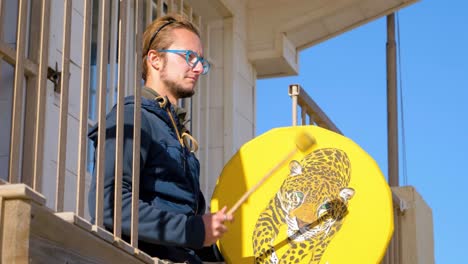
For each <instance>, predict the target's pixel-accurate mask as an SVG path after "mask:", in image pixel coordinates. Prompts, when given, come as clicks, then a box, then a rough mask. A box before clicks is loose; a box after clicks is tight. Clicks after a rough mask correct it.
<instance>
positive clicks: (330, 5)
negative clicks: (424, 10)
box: [247, 0, 418, 78]
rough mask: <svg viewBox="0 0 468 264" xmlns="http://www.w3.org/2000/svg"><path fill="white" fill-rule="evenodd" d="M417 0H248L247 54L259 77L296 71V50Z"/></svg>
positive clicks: (289, 73)
mask: <svg viewBox="0 0 468 264" xmlns="http://www.w3.org/2000/svg"><path fill="white" fill-rule="evenodd" d="M417 1H418V0H334V1H329V0H249V1H247V16H248V22H247V36H248V57H249V60H250V61H251V62H252V63H253V65H254V66H255V68H256V71H257V74H258V78H266V77H278V76H286V75H294V74H297V73H298V58H297V54H298V51H299V50H301V49H305V48H307V47H310V46H313V45H315V44H318V43H320V42H323V41H325V40H327V39H330V38H332V37H334V36H337V35H339V34H341V33H343V32H346V31H349V30H351V29H353V28H356V27H358V26H360V25H363V24H365V23H367V22H370V21H372V20H375V19H377V18H380V17H383V16H386V15H388V14H391V13H393V12H395V11H397V10H398V9H401V8H403V7H405V6H407V5H409V4H412V3H414V2H417Z"/></svg>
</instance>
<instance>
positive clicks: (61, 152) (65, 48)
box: [55, 0, 72, 212]
mask: <svg viewBox="0 0 468 264" xmlns="http://www.w3.org/2000/svg"><path fill="white" fill-rule="evenodd" d="M71 1H72V0H66V1H65V2H64V14H63V45H62V76H61V83H60V87H61V89H60V120H59V138H58V156H57V186H56V188H57V189H56V193H55V211H56V212H62V211H63V203H64V201H63V192H64V188H65V167H66V163H65V161H66V159H67V151H66V150H67V127H68V124H67V123H68V122H67V121H68V88H69V87H68V86H69V80H70V35H71V10H72V9H71V8H72V3H71Z"/></svg>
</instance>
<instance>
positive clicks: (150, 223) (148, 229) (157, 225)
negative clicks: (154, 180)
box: [104, 105, 205, 249]
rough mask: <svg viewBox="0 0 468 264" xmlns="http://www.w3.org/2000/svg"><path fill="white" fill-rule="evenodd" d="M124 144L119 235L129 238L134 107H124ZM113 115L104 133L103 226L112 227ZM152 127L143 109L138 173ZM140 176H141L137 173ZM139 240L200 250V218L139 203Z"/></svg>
mask: <svg viewBox="0 0 468 264" xmlns="http://www.w3.org/2000/svg"><path fill="white" fill-rule="evenodd" d="M124 111H125V118H124V120H125V121H124V123H125V124H124V142H123V164H122V165H123V177H122V233H123V234H125V235H130V229H131V203H132V186H133V183H132V167H133V164H132V161H133V105H126V107H125V109H124ZM115 119H116V118H115V114H114V115H109V117H108V119H107V122H106V123H107V131H106V153H105V155H106V165H105V183H104V196H105V197H104V224H105V226H106V227H112V226H113V211H114V209H113V206H114V203H113V201H114V197H113V196H114V174H115V172H114V170H115V127H116V120H115ZM150 130H151V126H150V124H149V120H148V119H147V117H146V116H145V113H144V109H142V119H141V137H140V138H141V147H140V172H141V171H142V169H141V168H143V167H144V166H145V162H146V161H147V159H148V156H149V149H150V143H151V133H152V132H151V131H150ZM140 175H141V173H140ZM138 204H139V206H138V219H139V224H138V236H139V240H143V241H145V242H149V243H154V244H163V245H173V246H181V247H189V248H193V249H198V248H201V247H203V242H204V239H205V227H204V224H203V220H202V217H201V215H193V216H187V215H184V214H178V213H175V212H170V211H163V210H159V209H157V208H155V207H154V206H152V205H151V204H150V203H148V202H146V201H143V200H142V199H139V203H138Z"/></svg>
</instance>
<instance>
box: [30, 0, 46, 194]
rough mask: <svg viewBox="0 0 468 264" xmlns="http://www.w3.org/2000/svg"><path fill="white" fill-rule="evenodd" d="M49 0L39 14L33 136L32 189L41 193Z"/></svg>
mask: <svg viewBox="0 0 468 264" xmlns="http://www.w3.org/2000/svg"><path fill="white" fill-rule="evenodd" d="M49 9H50V0H44V1H43V2H42V10H41V12H42V14H41V35H40V38H41V39H40V47H39V74H38V80H37V82H38V88H37V90H38V91H37V105H36V131H35V135H34V158H33V174H34V175H33V186H32V187H33V189H34V190H36V191H38V192H41V191H42V160H43V154H42V150H43V146H44V138H43V137H44V123H45V120H44V119H45V118H44V115H45V112H44V111H45V104H46V90H47V68H48V57H49V25H50V21H49V17H50V15H49V14H50V11H49Z"/></svg>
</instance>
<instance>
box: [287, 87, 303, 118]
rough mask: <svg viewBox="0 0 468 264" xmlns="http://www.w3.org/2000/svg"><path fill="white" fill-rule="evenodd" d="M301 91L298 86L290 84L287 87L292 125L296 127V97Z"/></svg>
mask: <svg viewBox="0 0 468 264" xmlns="http://www.w3.org/2000/svg"><path fill="white" fill-rule="evenodd" d="M300 90H301V86H300V85H299V84H291V85H289V90H288V94H289V96H290V97H291V99H292V125H293V126H297V97H298V95H299V92H300Z"/></svg>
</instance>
